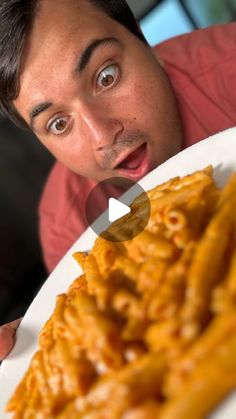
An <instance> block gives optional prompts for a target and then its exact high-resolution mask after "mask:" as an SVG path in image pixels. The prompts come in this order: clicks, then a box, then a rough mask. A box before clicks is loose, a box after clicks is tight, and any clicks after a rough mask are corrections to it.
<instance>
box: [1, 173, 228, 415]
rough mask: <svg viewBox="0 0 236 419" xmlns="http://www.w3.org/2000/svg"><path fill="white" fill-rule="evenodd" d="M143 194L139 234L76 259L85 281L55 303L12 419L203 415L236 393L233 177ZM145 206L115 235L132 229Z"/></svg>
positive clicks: (201, 176)
mask: <svg viewBox="0 0 236 419" xmlns="http://www.w3.org/2000/svg"><path fill="white" fill-rule="evenodd" d="M148 195H149V198H150V202H151V217H150V220H149V222H148V224H147V226H146V228H145V230H144V231H143V232H142V233H141V234H139V235H138V236H137V237H135V238H134V239H132V240H129V241H124V242H112V241H105V240H104V239H102V238H98V239H97V240H96V241H95V244H94V246H93V248H92V250H91V252H90V253H89V255H86V254H82V253H77V254H75V258H76V259H77V260H78V262H79V263H80V265H81V266H82V268H83V271H84V274H83V275H82V276H80V277H79V278H78V279H76V280H75V281H74V283H73V284H72V285H71V287H70V288H69V290H68V292H67V293H66V294H61V295H59V296H58V297H57V302H56V307H55V310H54V312H53V314H52V316H51V318H50V319H49V320H48V322H47V323H46V325H45V326H44V328H43V330H42V331H41V334H40V339H39V344H40V347H39V350H38V352H37V353H36V354H35V355H34V357H33V359H32V361H31V364H30V367H29V369H28V371H27V373H26V375H25V376H24V378H23V380H22V381H21V383H20V384H19V385H18V388H17V389H16V391H15V393H14V395H13V396H12V398H11V400H10V401H9V403H8V406H7V409H8V411H11V412H13V413H14V416H13V417H14V418H17V419H18V418H19V419H20V418H27V419H28V418H34V419H35V418H36V419H37V418H61V419H62V418H63V419H64V418H68V419H73V418H75V419H77V418H84V419H85V418H86V419H116V418H117V419H118V418H122V419H153V418H157V419H158V418H159V419H173V418H174V419H190V418H191V419H200V418H205V417H206V415H207V414H208V413H209V412H211V411H212V410H213V409H214V408H215V406H216V405H218V404H219V403H220V402H221V401H222V400H223V399H224V398H225V397H226V395H228V394H229V393H230V392H231V391H232V390H233V389H234V388H235V387H236V356H235V354H236V234H235V233H236V217H235V212H236V174H234V175H233V176H232V177H231V179H230V180H229V182H228V184H227V186H226V187H225V188H224V189H223V190H222V191H221V190H219V189H218V188H217V187H216V185H215V183H214V181H213V179H212V170H211V168H206V169H205V170H202V171H199V172H196V173H194V174H192V175H189V176H185V177H183V178H181V179H180V178H174V179H172V180H170V181H168V182H166V183H165V184H163V185H161V186H158V187H156V188H154V189H153V190H151V191H149V192H148ZM142 199H143V198H142V195H141V196H140V197H139V198H137V199H136V200H135V201H134V203H133V205H132V211H131V213H130V214H129V215H128V216H126V219H127V222H126V223H124V220H122V224H121V221H120V220H118V221H117V222H116V223H114V225H112V227H111V234H113V235H114V236H115V235H118V236H119V238H120V237H121V235H122V234H123V233H122V230H121V227H122V228H126V229H130V228H135V226H137V224H138V222H139V221H138V220H139V218H140V217H142Z"/></svg>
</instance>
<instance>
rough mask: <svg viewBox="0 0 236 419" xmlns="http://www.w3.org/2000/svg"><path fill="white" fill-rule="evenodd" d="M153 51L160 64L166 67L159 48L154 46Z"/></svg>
mask: <svg viewBox="0 0 236 419" xmlns="http://www.w3.org/2000/svg"><path fill="white" fill-rule="evenodd" d="M152 52H153V54H154V56H155V58H156V60H157V61H158V63H159V64H160V66H161V67H162V68H163V69H164V68H165V63H164V61H163V60H162V58H161V57H160V55H159V53H158V52H157V49H156V48H155V47H154V48H152Z"/></svg>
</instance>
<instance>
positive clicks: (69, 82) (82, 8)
mask: <svg viewBox="0 0 236 419" xmlns="http://www.w3.org/2000/svg"><path fill="white" fill-rule="evenodd" d="M14 104H15V106H16V108H17V110H18V111H19V112H20V114H21V115H22V116H23V118H24V119H25V120H26V121H27V122H28V123H29V124H30V125H31V126H32V129H33V131H34V132H35V134H36V135H37V136H38V138H39V139H40V141H41V142H42V143H43V144H44V145H45V146H46V147H47V148H48V149H49V150H50V151H51V152H52V154H53V155H54V156H55V157H56V158H57V159H58V160H60V161H61V162H63V163H64V164H65V165H66V166H68V167H69V168H70V169H71V170H73V171H75V172H76V173H78V174H81V175H83V176H85V177H89V178H93V179H96V180H104V179H106V178H109V177H116V176H120V177H128V178H131V179H133V180H134V181H136V180H138V179H140V178H142V177H143V176H144V175H145V174H147V173H148V172H149V171H150V170H152V169H153V168H155V167H156V166H158V165H159V164H160V163H162V162H163V161H165V160H166V159H168V158H169V157H170V156H172V155H173V154H175V153H177V152H178V151H179V150H180V148H181V127H180V120H179V116H178V111H177V106H176V102H175V98H174V95H173V92H172V89H171V87H170V84H169V82H168V79H167V77H166V76H165V73H164V71H163V69H162V67H161V66H160V64H159V63H158V61H157V59H156V58H155V57H154V55H153V53H152V51H151V49H150V48H149V47H147V46H146V45H145V44H144V43H142V42H141V41H140V40H139V39H138V38H136V37H135V36H134V35H133V34H132V33H130V32H129V31H128V30H127V29H126V28H125V27H123V26H122V25H120V24H119V23H117V22H116V21H114V20H112V19H111V18H109V17H108V16H107V15H106V14H104V13H103V12H102V11H100V10H99V9H97V8H96V7H94V6H92V5H91V4H90V3H89V2H88V1H80V2H79V1H73V0H57V2H54V1H51V0H43V1H42V3H41V6H40V10H39V13H38V15H37V16H36V18H35V21H34V25H33V28H32V31H31V33H30V36H29V39H28V42H27V44H26V48H25V51H24V57H23V62H22V67H21V77H20V93H19V96H18V97H17V99H16V100H15V102H14Z"/></svg>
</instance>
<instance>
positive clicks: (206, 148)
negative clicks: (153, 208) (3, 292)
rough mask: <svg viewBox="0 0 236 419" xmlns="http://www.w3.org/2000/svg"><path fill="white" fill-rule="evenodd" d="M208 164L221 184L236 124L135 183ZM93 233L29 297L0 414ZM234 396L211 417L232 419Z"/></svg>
mask: <svg viewBox="0 0 236 419" xmlns="http://www.w3.org/2000/svg"><path fill="white" fill-rule="evenodd" d="M209 164H212V165H213V167H214V177H215V179H216V181H217V183H218V184H219V185H220V186H222V185H224V183H225V181H226V180H227V178H228V176H229V174H230V173H231V172H232V171H236V128H232V129H229V130H226V131H223V132H221V133H219V134H216V135H214V136H212V137H210V138H208V139H206V140H204V141H201V142H199V143H198V144H196V145H194V146H192V147H189V148H187V149H186V150H184V151H182V152H181V153H179V154H177V155H176V156H174V157H172V158H171V159H170V160H168V161H167V162H165V163H164V164H162V165H161V166H159V167H158V168H157V169H155V170H153V171H152V172H151V173H149V174H148V175H147V176H145V177H144V178H143V179H142V180H141V181H140V182H139V184H140V185H141V186H142V187H143V188H144V189H145V190H148V189H151V188H153V187H154V186H156V185H158V184H160V183H162V182H164V181H166V180H168V179H169V178H172V177H174V176H178V175H180V176H183V175H185V174H188V173H192V172H194V171H195V170H198V169H202V168H204V167H205V166H207V165H209ZM96 237H97V236H96V234H95V233H94V232H93V231H92V230H91V228H89V229H88V230H87V231H86V232H85V233H84V234H83V235H82V236H81V237H80V239H79V240H78V241H77V242H76V243H75V244H74V245H73V246H72V248H71V249H70V250H69V252H68V253H67V254H66V255H65V256H64V258H63V259H62V260H61V262H60V263H59V264H58V266H57V267H56V269H55V270H54V271H53V272H52V274H51V275H50V276H49V278H48V279H47V281H46V282H45V284H44V285H43V287H42V288H41V290H40V291H39V293H38V295H37V296H36V297H35V299H34V300H33V302H32V304H31V305H30V307H29V309H28V311H27V313H26V314H25V316H24V319H23V321H22V323H21V326H20V327H19V329H18V332H17V340H16V345H15V347H14V349H13V351H12V352H11V353H10V355H9V356H8V357H7V359H6V360H5V361H4V362H3V363H2V365H1V369H0V418H1V419H6V418H9V417H11V415H8V414H6V413H4V406H5V405H6V402H7V400H8V399H9V397H10V395H11V394H12V393H13V391H14V389H15V387H16V385H17V384H18V382H19V381H20V379H21V378H22V376H23V374H24V372H25V371H26V369H27V367H28V365H29V362H30V359H31V357H32V355H33V354H34V352H35V351H36V349H37V339H38V334H39V331H40V330H41V328H42V326H43V325H44V323H45V322H46V320H47V319H48V318H49V317H50V315H51V313H52V312H53V309H54V306H55V298H56V295H57V294H60V293H62V292H65V291H66V290H67V288H68V287H69V285H70V283H71V282H72V281H73V280H74V279H75V278H76V277H77V276H78V275H79V274H80V273H81V270H80V268H79V266H78V265H77V263H76V262H75V261H74V259H73V258H72V254H73V253H74V252H75V251H78V250H80V251H82V250H87V249H90V248H91V247H92V245H93V242H94V240H95V238H96ZM235 412H236V397H235V396H234V397H232V396H231V398H229V399H228V400H227V401H226V402H225V403H223V404H222V405H221V407H220V408H218V409H217V412H216V413H214V415H212V416H211V418H212V419H213V418H214V419H235V417H236V414H235Z"/></svg>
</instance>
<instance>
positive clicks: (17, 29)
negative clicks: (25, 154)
mask: <svg viewBox="0 0 236 419" xmlns="http://www.w3.org/2000/svg"><path fill="white" fill-rule="evenodd" d="M53 1H54V0H53ZM75 1H76V0H75ZM88 1H89V2H90V3H91V4H93V5H94V6H95V7H97V8H99V9H101V10H102V11H103V12H104V13H106V14H107V15H108V16H110V17H111V18H112V19H114V20H116V21H117V22H119V23H120V24H122V25H123V26H125V27H126V28H127V29H128V30H129V31H130V32H132V33H133V34H134V35H135V36H137V37H138V38H139V39H140V40H141V41H142V42H145V43H147V42H146V40H145V38H144V36H143V34H142V33H141V32H140V30H139V27H138V24H137V21H136V19H135V17H134V15H133V13H132V11H131V10H130V8H129V6H128V4H127V3H126V1H125V0H88ZM39 3H40V0H0V112H1V113H3V114H4V115H6V116H7V117H8V118H10V119H11V121H13V122H14V123H15V124H16V125H18V126H19V127H21V128H26V129H29V126H28V124H27V123H26V121H25V120H24V119H23V118H22V117H21V116H20V114H19V113H18V112H17V110H16V109H15V107H14V105H13V103H12V101H13V100H14V99H16V98H17V96H18V94H19V90H20V83H19V76H20V64H21V58H22V53H23V49H24V45H25V42H26V38H27V36H28V34H29V33H30V30H31V27H32V24H33V21H34V18H35V15H36V13H37V9H38V6H39Z"/></svg>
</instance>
